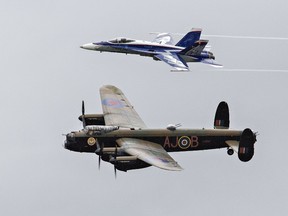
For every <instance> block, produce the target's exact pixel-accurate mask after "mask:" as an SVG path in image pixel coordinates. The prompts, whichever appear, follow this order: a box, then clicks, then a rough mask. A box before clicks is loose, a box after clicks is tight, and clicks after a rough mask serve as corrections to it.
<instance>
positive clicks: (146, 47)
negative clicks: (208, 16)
mask: <svg viewBox="0 0 288 216" xmlns="http://www.w3.org/2000/svg"><path fill="white" fill-rule="evenodd" d="M201 31H202V29H199V28H193V29H192V30H191V31H190V32H188V33H187V34H186V35H185V36H184V37H183V38H182V39H181V40H180V41H179V42H178V43H176V44H175V45H174V43H173V40H172V37H171V35H170V34H168V33H160V34H158V35H157V37H156V38H155V39H154V40H153V41H152V42H149V41H142V40H134V39H129V38H116V39H113V40H109V41H102V42H96V43H88V44H84V45H82V46H81V48H83V49H87V50H94V51H100V52H117V53H125V54H136V55H141V56H148V57H152V58H153V59H154V60H156V61H163V62H165V63H167V64H169V65H170V66H172V68H173V69H172V70H171V71H189V67H188V65H187V62H202V63H205V64H209V65H211V66H214V67H222V65H221V64H218V63H217V62H216V61H215V57H214V55H213V53H212V52H210V51H209V48H208V47H206V45H207V43H208V40H202V39H200V35H201Z"/></svg>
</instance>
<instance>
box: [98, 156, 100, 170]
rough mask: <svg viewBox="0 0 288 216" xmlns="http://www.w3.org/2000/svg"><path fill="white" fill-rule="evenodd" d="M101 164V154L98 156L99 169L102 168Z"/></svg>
mask: <svg viewBox="0 0 288 216" xmlns="http://www.w3.org/2000/svg"><path fill="white" fill-rule="evenodd" d="M100 164H101V156H100V155H99V157H98V170H100Z"/></svg>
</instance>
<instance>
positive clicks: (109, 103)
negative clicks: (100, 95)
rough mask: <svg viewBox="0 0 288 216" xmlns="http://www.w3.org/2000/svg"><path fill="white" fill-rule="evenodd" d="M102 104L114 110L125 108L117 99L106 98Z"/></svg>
mask: <svg viewBox="0 0 288 216" xmlns="http://www.w3.org/2000/svg"><path fill="white" fill-rule="evenodd" d="M102 104H103V105H105V106H109V107H112V108H122V107H124V104H123V103H122V101H121V100H118V99H115V98H105V99H104V100H102Z"/></svg>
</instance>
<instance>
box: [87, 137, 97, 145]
mask: <svg viewBox="0 0 288 216" xmlns="http://www.w3.org/2000/svg"><path fill="white" fill-rule="evenodd" d="M87 144H88V145H89V146H93V145H95V144H96V139H95V138H94V137H89V139H88V140H87Z"/></svg>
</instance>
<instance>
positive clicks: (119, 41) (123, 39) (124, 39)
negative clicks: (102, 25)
mask: <svg viewBox="0 0 288 216" xmlns="http://www.w3.org/2000/svg"><path fill="white" fill-rule="evenodd" d="M134 41H135V40H133V39H129V38H115V39H113V40H110V41H109V42H110V43H131V42H134Z"/></svg>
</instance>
